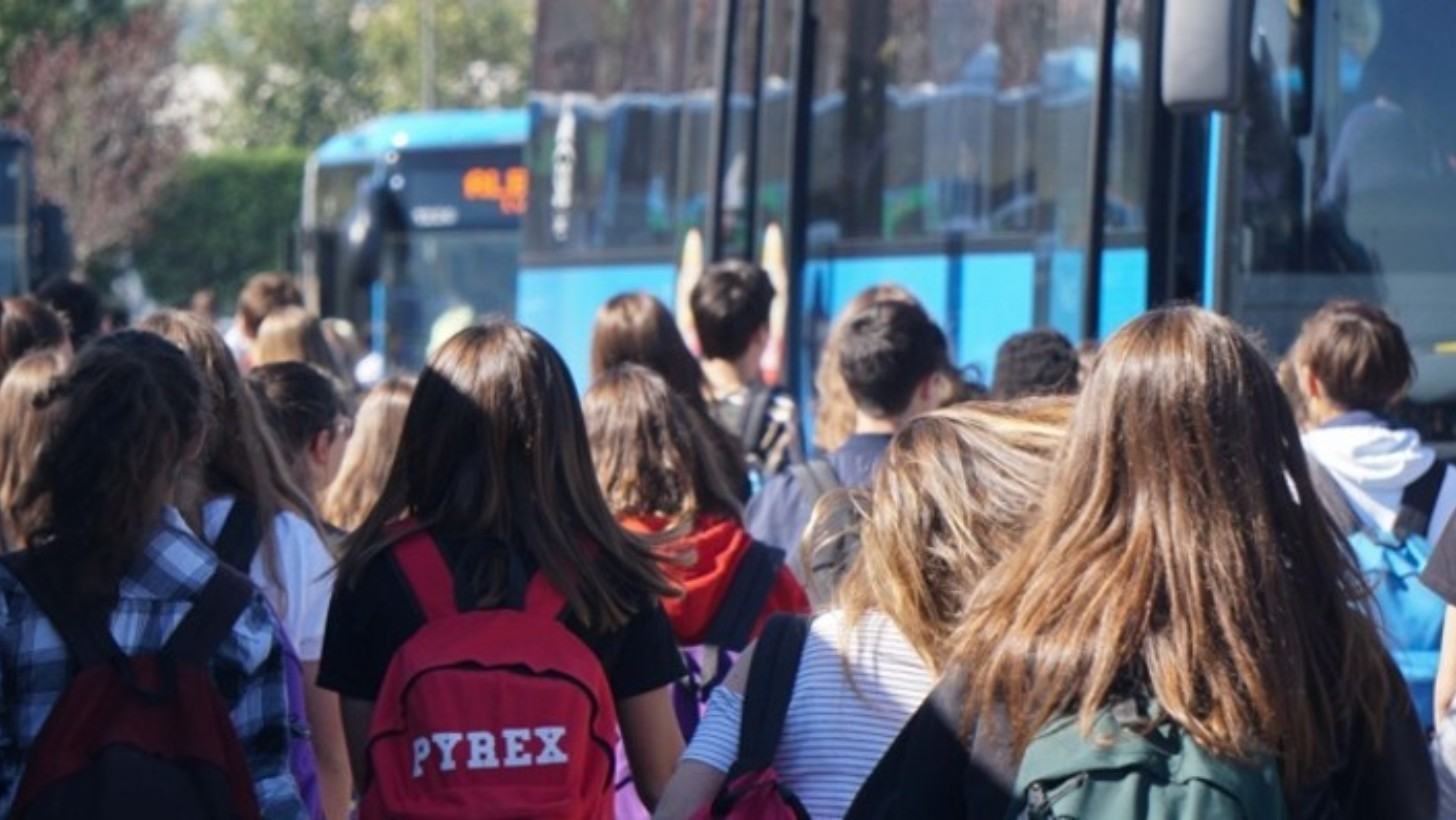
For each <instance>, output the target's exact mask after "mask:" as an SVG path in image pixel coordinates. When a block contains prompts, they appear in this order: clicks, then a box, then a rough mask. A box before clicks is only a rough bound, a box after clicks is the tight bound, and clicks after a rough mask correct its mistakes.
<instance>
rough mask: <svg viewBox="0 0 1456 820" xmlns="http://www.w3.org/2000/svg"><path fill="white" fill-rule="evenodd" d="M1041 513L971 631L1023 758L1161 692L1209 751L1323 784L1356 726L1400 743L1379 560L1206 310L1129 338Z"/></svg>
mask: <svg viewBox="0 0 1456 820" xmlns="http://www.w3.org/2000/svg"><path fill="white" fill-rule="evenodd" d="M1052 476H1053V481H1052V484H1051V487H1050V488H1049V489H1048V491H1047V496H1046V501H1045V503H1044V504H1043V506H1042V511H1041V514H1040V515H1039V517H1038V523H1037V524H1036V525H1035V526H1034V527H1033V529H1032V531H1031V533H1030V534H1029V535H1028V537H1027V538H1026V542H1025V544H1024V545H1023V546H1022V548H1020V549H1018V550H1016V551H1015V552H1014V553H1013V554H1012V555H1011V556H1009V557H1008V558H1007V560H1006V561H1004V562H1003V563H1002V564H1001V565H1000V566H999V567H997V568H996V570H994V571H993V572H992V574H991V575H990V576H989V577H988V578H987V579H986V581H985V582H984V583H983V584H982V585H981V586H980V587H979V590H978V593H977V595H976V598H975V600H974V601H973V603H972V605H971V607H970V612H969V613H968V617H967V619H966V622H965V625H964V628H963V630H962V631H961V633H960V636H959V639H958V643H959V644H960V647H961V649H960V655H961V657H962V659H963V660H965V661H966V662H967V664H968V668H969V669H970V687H969V692H970V695H969V702H968V704H967V710H968V711H967V714H968V716H972V717H974V716H977V715H985V714H987V713H988V711H989V710H992V709H995V708H997V707H1000V708H1004V709H1005V710H1006V715H1007V717H1008V718H1009V721H1010V728H1011V732H1012V736H1013V738H1014V741H1015V744H1016V747H1017V748H1018V750H1024V749H1025V748H1026V746H1027V744H1028V743H1029V742H1030V740H1031V738H1032V736H1033V735H1034V734H1035V733H1036V732H1037V731H1038V730H1039V729H1040V728H1041V727H1042V726H1043V725H1045V724H1046V722H1047V721H1048V720H1050V719H1052V718H1053V717H1055V716H1057V715H1060V714H1067V713H1072V714H1075V715H1077V716H1078V718H1079V719H1080V723H1081V726H1082V729H1083V731H1084V732H1087V731H1090V729H1091V726H1092V722H1093V720H1094V719H1095V717H1096V714H1097V712H1098V710H1099V709H1101V708H1103V707H1105V706H1106V705H1108V704H1109V702H1110V701H1112V700H1113V699H1115V698H1116V697H1118V696H1121V695H1123V694H1140V695H1148V696H1150V697H1152V698H1153V699H1154V700H1155V701H1156V702H1157V704H1158V705H1159V706H1160V707H1161V708H1162V710H1163V712H1164V714H1166V716H1167V718H1168V719H1170V720H1172V721H1173V722H1175V723H1177V724H1178V725H1180V726H1181V727H1182V728H1183V729H1184V730H1185V731H1187V732H1188V733H1189V734H1190V735H1191V736H1192V737H1193V739H1194V740H1195V741H1196V742H1198V743H1199V744H1200V745H1202V746H1203V747H1204V748H1205V749H1207V750H1208V751H1209V752H1211V753H1213V754H1216V755H1219V756H1223V757H1227V758H1231V759H1235V760H1245V761H1248V760H1252V759H1254V758H1255V757H1256V756H1257V755H1259V754H1264V753H1269V754H1273V755H1275V756H1277V758H1278V759H1279V761H1280V763H1281V768H1282V771H1283V774H1284V778H1285V783H1286V787H1287V788H1298V787H1300V786H1303V785H1308V784H1311V783H1313V782H1317V781H1318V780H1319V779H1320V778H1322V777H1323V776H1325V775H1327V774H1328V772H1330V771H1331V770H1332V769H1333V767H1334V766H1335V765H1336V764H1337V762H1338V760H1339V759H1340V755H1341V752H1342V748H1343V743H1344V740H1345V738H1346V736H1347V735H1346V732H1347V731H1348V730H1349V729H1350V727H1351V726H1354V725H1358V724H1360V723H1363V725H1364V726H1365V727H1366V728H1367V729H1368V732H1369V735H1368V736H1370V737H1375V738H1379V737H1381V727H1382V724H1383V712H1384V710H1385V708H1386V706H1387V702H1388V698H1389V697H1390V695H1391V692H1392V691H1393V686H1394V682H1393V681H1392V680H1391V679H1390V675H1389V672H1388V670H1387V667H1386V660H1385V651H1384V649H1383V648H1382V646H1381V641H1380V637H1379V635H1378V634H1377V631H1376V629H1375V627H1374V625H1373V624H1372V623H1371V621H1370V619H1369V617H1368V616H1367V614H1366V613H1365V612H1364V611H1363V607H1362V604H1363V603H1364V601H1365V599H1366V597H1367V596H1368V589H1367V588H1366V587H1365V585H1364V583H1363V580H1362V577H1361V575H1360V572H1359V570H1358V568H1357V567H1356V566H1355V564H1354V563H1353V559H1352V558H1351V557H1350V556H1349V555H1348V553H1347V551H1346V549H1345V548H1344V546H1343V545H1342V543H1341V539H1340V537H1339V535H1338V533H1336V531H1335V529H1334V526H1333V524H1332V523H1331V522H1330V520H1329V518H1328V517H1327V515H1326V513H1325V512H1324V510H1323V509H1322V507H1321V506H1320V504H1319V502H1318V501H1317V500H1316V499H1317V496H1316V495H1315V491H1314V488H1313V487H1312V485H1311V483H1310V477H1309V469H1308V466H1307V464H1306V462H1305V455H1304V451H1303V449H1302V448H1301V446H1300V440H1299V431H1298V429H1297V428H1296V427H1295V424H1294V418H1293V416H1292V414H1291V413H1290V410H1289V405H1288V403H1287V402H1286V401H1285V400H1284V397H1283V395H1282V394H1281V393H1280V390H1279V385H1278V383H1277V381H1276V379H1275V377H1274V374H1273V372H1272V371H1271V370H1270V368H1269V365H1268V364H1267V363H1266V362H1265V361H1264V359H1263V357H1262V356H1261V354H1260V352H1259V350H1258V349H1257V348H1256V347H1255V345H1254V344H1253V343H1252V342H1251V341H1250V340H1249V339H1248V338H1247V337H1246V336H1245V335H1244V334H1243V333H1242V332H1241V331H1240V330H1239V329H1238V328H1237V327H1236V326H1235V325H1234V324H1233V323H1232V322H1230V321H1229V320H1227V319H1225V318H1222V317H1219V316H1217V315H1215V314H1213V313H1209V312H1207V311H1204V310H1200V309H1197V308H1188V307H1179V308H1168V309H1162V310H1156V311H1152V312H1150V313H1147V314H1144V315H1143V316H1141V317H1139V318H1137V319H1134V320H1133V321H1132V322H1130V323H1128V324H1127V325H1126V326H1124V327H1123V329H1121V330H1119V331H1118V332H1117V333H1116V334H1114V335H1113V336H1112V338H1111V339H1109V340H1108V342H1107V345H1106V347H1105V348H1104V349H1103V351H1102V354H1101V356H1100V358H1099V361H1098V364H1097V367H1096V368H1095V369H1094V370H1093V372H1092V376H1091V378H1090V380H1089V382H1088V383H1087V385H1086V387H1085V389H1084V392H1083V394H1082V396H1081V398H1080V399H1079V400H1078V402H1077V405H1076V408H1075V411H1074V414H1073V420H1072V425H1071V429H1070V432H1069V434H1068V440H1067V445H1066V446H1065V447H1064V448H1063V450H1062V453H1061V455H1060V457H1059V458H1058V460H1057V462H1056V464H1055V465H1054V467H1053V470H1052Z"/></svg>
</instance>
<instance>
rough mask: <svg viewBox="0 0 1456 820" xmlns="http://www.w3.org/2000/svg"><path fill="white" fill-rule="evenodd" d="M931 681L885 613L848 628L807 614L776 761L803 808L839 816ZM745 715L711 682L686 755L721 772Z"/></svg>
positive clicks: (832, 618) (836, 618) (835, 616)
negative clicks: (809, 622) (807, 624)
mask: <svg viewBox="0 0 1456 820" xmlns="http://www.w3.org/2000/svg"><path fill="white" fill-rule="evenodd" d="M846 661H848V663H847V664H846ZM851 674H852V677H851ZM934 684H935V681H934V679H933V677H932V675H931V673H930V671H929V670H928V669H926V667H925V664H924V662H923V661H921V660H920V656H919V655H918V654H916V652H915V650H914V649H913V648H912V647H911V646H910V644H909V643H908V642H907V641H906V640H905V638H904V636H902V635H901V634H900V630H899V629H897V628H896V627H895V624H894V622H892V621H891V620H890V619H889V618H888V617H887V616H885V615H882V614H879V613H874V612H871V613H868V614H866V615H865V616H864V617H863V618H862V619H860V622H859V623H858V624H856V625H855V628H854V630H853V631H852V632H851V633H849V634H848V635H846V634H845V633H844V618H843V616H842V614H841V613H839V612H837V611H835V612H828V613H825V614H824V615H821V616H820V617H818V618H815V619H814V623H813V626H812V628H811V629H810V632H809V638H808V641H807V642H806V643H805V644H804V654H803V657H802V659H801V660H800V662H799V675H798V678H797V680H795V682H794V694H793V697H792V699H791V700H790V701H789V713H788V716H787V718H786V719H785V721H784V733H783V736H782V738H781V739H780V741H779V749H778V756H777V757H776V758H775V760H774V768H775V769H776V770H777V771H778V773H779V776H780V777H781V778H782V779H783V782H784V784H785V785H787V786H788V787H789V788H791V789H793V791H794V793H795V794H797V795H798V796H799V799H800V800H802V801H803V802H804V807H805V808H806V809H807V810H808V812H809V816H810V817H813V818H816V820H818V819H819V818H831V817H843V816H844V813H845V812H846V811H848V809H849V805H850V803H851V802H852V801H853V800H854V796H855V793H856V792H858V791H859V788H860V786H861V785H862V784H863V783H864V781H865V779H866V778H868V777H869V774H870V772H871V771H873V770H874V767H875V764H876V763H878V762H879V760H880V757H881V756H883V755H884V753H885V750H886V749H888V748H889V747H890V744H891V743H892V742H893V741H894V739H895V736H896V735H897V734H899V732H900V729H901V728H903V727H904V725H905V723H906V721H908V720H909V719H910V715H911V714H912V713H913V712H914V711H915V710H916V709H917V708H918V707H919V706H920V704H921V702H922V701H924V700H925V697H926V696H927V695H929V694H930V690H931V688H932V687H933V686H934ZM742 715H743V697H742V696H741V695H739V694H737V693H736V692H730V691H728V689H727V687H721V686H720V687H718V689H717V690H715V691H714V693H713V696H712V698H711V699H710V701H709V703H708V711H707V714H705V715H704V716H703V722H702V723H701V724H699V726H698V730H697V732H696V733H695V734H694V735H693V739H692V743H690V744H689V745H688V748H687V751H686V752H684V754H683V757H684V758H685V759H689V760H696V761H698V762H699V763H703V764H705V765H707V766H711V767H712V768H714V769H717V770H718V771H721V772H726V771H728V769H729V767H731V766H732V765H733V760H734V759H735V758H736V757H737V752H738V728H739V724H740V722H741V720H742Z"/></svg>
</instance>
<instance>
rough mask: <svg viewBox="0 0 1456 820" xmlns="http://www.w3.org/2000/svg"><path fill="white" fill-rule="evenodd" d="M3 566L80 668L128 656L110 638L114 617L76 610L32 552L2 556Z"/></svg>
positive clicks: (25, 551)
mask: <svg viewBox="0 0 1456 820" xmlns="http://www.w3.org/2000/svg"><path fill="white" fill-rule="evenodd" d="M0 563H3V564H4V565H5V568H6V569H8V570H10V574H11V575H14V576H15V578H16V580H18V581H19V582H20V584H21V586H23V587H25V591H26V592H28V593H30V597H31V599H32V600H34V601H35V605H36V608H38V609H39V610H40V611H41V613H42V614H44V615H45V617H46V620H48V621H50V622H51V626H52V627H54V628H55V630H56V633H57V634H59V635H60V636H61V641H62V642H63V643H65V645H66V650H67V651H68V652H69V653H70V654H71V657H72V658H73V659H75V661H76V663H77V664H78V665H80V666H81V667H82V668H85V667H89V666H96V665H99V664H102V663H110V662H113V661H117V660H124V659H125V658H126V653H125V652H123V651H122V650H121V647H120V646H118V645H117V643H116V639H115V638H113V637H112V635H111V623H110V621H111V614H110V613H96V612H85V611H83V610H80V609H77V608H76V607H75V606H74V604H73V602H72V601H70V600H68V599H67V597H66V596H65V595H64V594H63V593H62V592H61V590H58V589H56V588H55V586H54V585H52V584H51V583H50V581H49V579H47V578H46V577H45V576H44V575H43V574H42V573H40V572H39V570H38V568H37V567H36V566H35V553H34V552H33V551H32V550H22V551H20V552H12V553H9V554H7V555H4V556H0Z"/></svg>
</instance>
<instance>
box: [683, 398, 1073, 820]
mask: <svg viewBox="0 0 1456 820" xmlns="http://www.w3.org/2000/svg"><path fill="white" fill-rule="evenodd" d="M1066 415H1067V408H1066V404H1065V403H1062V402H1058V401H1043V402H1038V403H1031V404H1018V405H1000V404H992V403H977V404H973V405H964V406H961V407H955V408H950V409H945V410H939V411H935V412H932V413H929V414H927V415H923V416H920V417H918V418H916V419H914V420H913V421H911V422H909V423H908V424H907V425H906V426H905V427H904V429H902V430H901V431H900V432H899V433H897V434H896V436H895V438H894V439H893V441H892V442H891V444H890V447H889V449H888V450H887V452H886V455H885V458H884V461H883V462H882V463H881V464H880V466H879V468H878V470H877V472H876V475H875V479H874V483H873V485H872V488H871V489H870V490H868V491H861V497H860V498H859V503H860V506H861V508H862V509H863V510H864V514H865V520H864V523H863V527H862V538H863V547H862V549H861V551H860V553H859V555H858V557H857V559H856V562H855V564H854V565H853V567H852V568H851V569H850V572H849V576H848V577H847V578H846V580H845V583H844V586H843V587H842V589H841V593H840V597H839V599H838V603H837V605H836V607H835V608H833V609H831V610H829V611H828V612H826V613H824V614H822V615H820V616H819V617H817V618H815V619H814V621H813V623H812V624H811V626H810V633H809V637H808V640H807V642H806V643H805V645H804V649H803V654H802V657H801V660H800V662H799V669H798V674H797V677H796V679H795V683H794V688H793V696H792V698H791V700H790V701H789V707H788V715H787V718H786V719H785V721H784V726H783V733H782V736H781V737H780V739H779V745H778V751H777V753H776V755H775V758H774V761H773V765H774V769H775V770H776V771H777V772H778V774H779V776H780V779H781V781H782V782H783V783H784V784H785V785H786V786H788V787H789V788H790V789H791V790H792V791H793V793H794V794H795V795H797V796H798V798H799V799H800V800H801V801H802V802H803V804H804V807H805V808H806V809H807V810H808V814H809V816H811V817H842V816H844V813H845V811H846V809H847V808H848V807H849V805H850V802H851V800H852V799H853V798H854V795H855V793H856V791H857V790H858V789H859V787H860V785H861V783H862V782H863V781H864V779H865V778H866V777H867V776H868V775H869V773H870V771H871V770H872V769H873V768H874V766H875V764H876V762H877V761H878V760H879V759H880V757H881V755H883V754H884V752H885V750H886V749H887V748H888V747H889V746H890V743H891V741H892V740H893V739H894V738H895V736H896V734H897V733H898V732H899V731H900V730H901V728H902V727H903V726H904V724H905V722H906V721H907V720H908V719H909V717H910V715H911V713H912V712H914V711H915V709H916V707H918V706H919V705H920V703H921V701H923V700H924V699H925V697H926V696H927V694H928V693H929V691H930V689H931V686H932V685H933V684H934V682H935V677H936V675H938V674H939V673H940V672H941V671H942V668H943V665H944V663H945V659H946V657H947V653H948V650H949V649H950V647H951V640H950V639H951V635H952V633H953V631H954V629H955V627H956V625H957V624H958V623H959V622H960V621H961V619H962V618H963V617H964V615H965V603H966V601H967V599H968V598H969V597H970V594H971V591H972V590H973V589H974V588H975V587H976V586H977V585H978V584H979V583H980V581H981V579H982V578H983V577H984V576H985V575H986V573H987V572H988V571H989V570H990V569H991V567H993V566H994V565H995V564H996V563H997V562H998V561H1000V560H1001V559H1002V558H1003V557H1004V556H1006V555H1008V554H1009V553H1011V552H1013V551H1015V550H1017V549H1019V548H1020V547H1021V535H1022V534H1023V532H1024V530H1025V527H1026V524H1027V521H1028V519H1029V516H1030V513H1031V512H1032V510H1033V509H1034V507H1035V506H1036V504H1037V502H1038V500H1039V499H1040V497H1041V492H1042V489H1043V487H1044V486H1045V482H1046V481H1047V479H1048V470H1049V468H1050V464H1051V460H1052V458H1053V455H1054V453H1055V450H1056V449H1057V447H1058V446H1059V444H1060V441H1061V438H1062V431H1063V429H1064V426H1065V423H1066ZM752 663H753V653H752V651H750V653H749V654H747V655H745V656H744V657H743V658H741V659H740V660H739V662H738V664H737V665H735V666H734V668H733V671H732V673H730V675H729V677H728V681H727V684H726V686H725V687H720V689H719V690H718V691H717V692H716V693H715V694H714V695H713V700H712V701H711V702H710V704H709V708H708V713H707V715H706V716H705V718H704V720H703V723H702V724H701V725H700V726H699V727H698V731H697V733H696V734H694V735H693V740H692V744H691V745H690V746H689V747H688V750H687V752H686V753H685V755H684V759H683V763H682V765H681V766H679V769H678V773H677V774H676V775H674V777H673V781H672V783H671V784H670V785H669V787H668V794H667V795H666V797H664V801H663V809H662V811H661V812H660V813H659V816H661V817H669V818H677V817H686V816H690V815H691V814H692V813H693V812H694V811H696V810H697V808H698V807H700V806H703V805H705V804H706V803H707V802H708V801H709V800H711V799H712V798H713V795H714V794H716V793H717V791H718V788H719V786H720V785H721V784H722V782H723V779H724V776H725V775H724V773H725V772H726V771H728V769H729V768H730V766H731V765H732V764H733V762H734V760H735V758H736V757H737V752H738V742H739V736H740V732H741V723H742V710H743V698H742V695H741V693H742V692H743V688H744V685H745V682H746V680H747V676H748V674H749V670H750V669H751V666H752Z"/></svg>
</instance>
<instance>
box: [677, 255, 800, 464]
mask: <svg viewBox="0 0 1456 820" xmlns="http://www.w3.org/2000/svg"><path fill="white" fill-rule="evenodd" d="M773 300H774V288H773V284H772V283H771V282H770V281H769V278H768V274H767V273H765V272H764V270H763V268H760V267H758V266H757V265H754V264H751V263H749V262H742V261H728V262H719V263H716V264H713V265H709V266H708V267H707V269H706V270H704V271H703V276H702V278H700V279H699V280H698V282H697V284H696V285H694V286H693V290H692V296H691V299H690V303H691V305H692V312H693V323H694V325H695V326H696V328H697V334H698V344H699V345H700V346H701V348H702V354H703V363H702V367H703V375H704V376H705V377H706V378H707V383H708V394H709V398H710V405H709V408H710V409H711V411H712V413H713V417H714V419H716V420H717V421H718V423H719V424H721V425H723V427H724V428H725V429H726V430H728V431H729V432H730V433H733V434H734V435H736V436H738V438H739V441H740V443H741V444H742V445H743V450H744V452H745V454H746V455H747V458H748V468H749V472H750V474H751V475H754V476H757V477H758V480H759V482H760V483H761V482H762V481H763V480H764V479H766V478H767V477H769V476H773V475H777V474H778V473H780V472H782V471H783V470H784V468H786V467H787V466H788V465H789V464H790V463H791V462H797V461H799V460H801V459H802V453H801V452H800V445H799V431H798V421H797V419H798V411H797V409H796V408H795V406H794V400H793V399H792V398H790V397H789V394H788V392H787V391H785V390H782V389H778V388H773V387H769V386H767V385H765V384H764V383H763V374H762V373H761V372H760V368H759V361H760V360H761V359H762V358H763V351H764V349H765V348H766V347H767V346H768V340H769V311H770V309H771V308H772V306H773Z"/></svg>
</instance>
